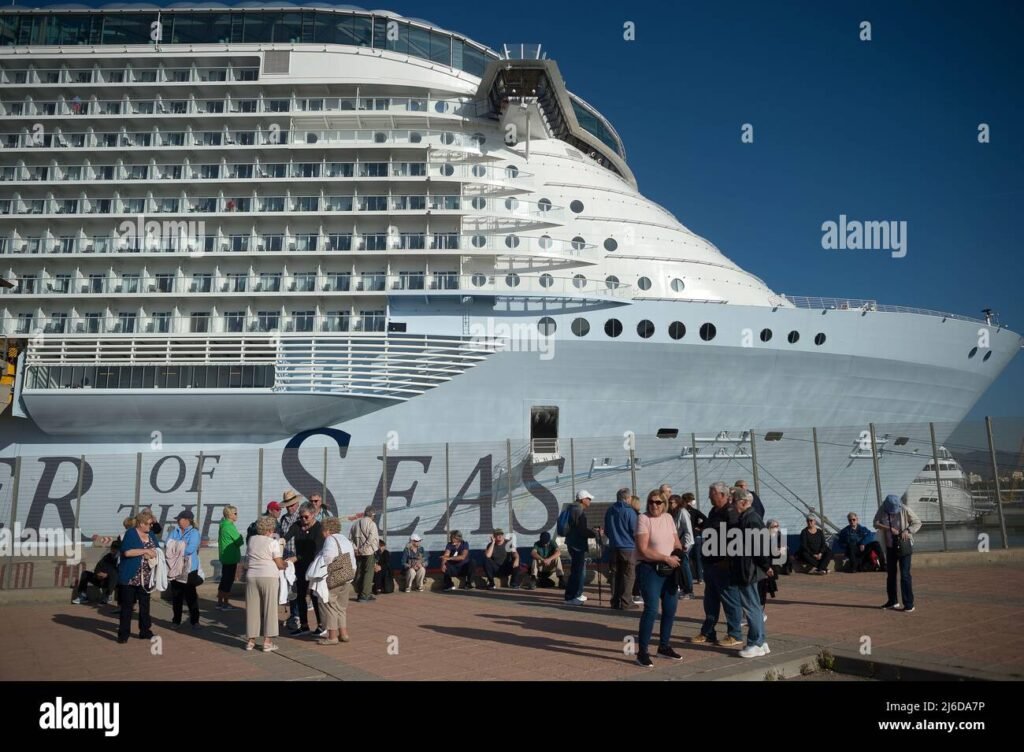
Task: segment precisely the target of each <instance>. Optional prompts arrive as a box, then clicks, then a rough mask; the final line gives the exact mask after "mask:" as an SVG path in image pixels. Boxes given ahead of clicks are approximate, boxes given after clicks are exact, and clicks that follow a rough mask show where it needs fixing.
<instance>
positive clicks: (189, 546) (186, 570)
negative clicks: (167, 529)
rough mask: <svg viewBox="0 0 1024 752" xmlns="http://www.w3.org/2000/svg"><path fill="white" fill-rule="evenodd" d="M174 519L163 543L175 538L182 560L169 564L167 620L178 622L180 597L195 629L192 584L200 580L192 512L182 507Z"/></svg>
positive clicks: (195, 599)
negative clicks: (169, 607) (175, 563)
mask: <svg viewBox="0 0 1024 752" xmlns="http://www.w3.org/2000/svg"><path fill="white" fill-rule="evenodd" d="M174 520H175V522H177V523H178V524H177V525H176V526H175V528H174V529H173V530H171V534H170V535H168V536H167V544H168V546H169V547H170V544H171V543H172V542H174V541H177V542H178V544H177V546H176V548H179V547H180V548H182V550H181V558H182V562H181V566H180V568H175V567H173V566H172V568H171V574H172V576H173V579H172V581H171V612H172V616H171V624H172V625H174V626H175V627H178V626H181V612H182V602H183V601H184V602H185V603H187V604H188V620H189V623H190V624H191V625H192V629H199V627H200V624H199V594H198V593H197V592H196V588H198V587H199V586H200V585H202V584H203V578H202V577H201V576H200V574H199V530H197V529H196V527H195V524H194V522H195V515H193V514H192V511H191V510H190V509H186V510H185V511H184V512H182V513H181V514H179V515H178V516H177V517H175V518H174ZM168 558H170V557H168ZM175 573H176V574H175Z"/></svg>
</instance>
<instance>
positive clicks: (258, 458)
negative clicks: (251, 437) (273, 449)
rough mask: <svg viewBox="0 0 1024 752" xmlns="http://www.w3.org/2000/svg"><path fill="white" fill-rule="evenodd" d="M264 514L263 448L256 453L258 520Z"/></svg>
mask: <svg viewBox="0 0 1024 752" xmlns="http://www.w3.org/2000/svg"><path fill="white" fill-rule="evenodd" d="M262 513H263V447H260V448H259V449H258V450H257V451H256V519H259V518H260V514H262Z"/></svg>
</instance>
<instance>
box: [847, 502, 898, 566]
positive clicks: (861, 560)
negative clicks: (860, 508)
mask: <svg viewBox="0 0 1024 752" xmlns="http://www.w3.org/2000/svg"><path fill="white" fill-rule="evenodd" d="M846 521H847V522H849V523H850V524H849V525H847V526H846V527H844V528H843V529H842V530H840V531H839V537H838V540H837V542H836V545H837V546H838V547H839V550H840V551H841V552H842V553H845V554H846V563H847V566H848V567H849V568H850V571H851V572H867V571H871V572H879V571H884V570H885V568H886V567H885V552H884V551H883V550H882V546H881V545H880V544H879V543H878V541H877V540H876V539H875V533H874V531H872V530H871V529H870V528H867V527H865V526H864V525H861V524H860V522H859V521H858V517H857V514H856V512H850V513H849V514H848V515H846ZM872 554H874V557H872Z"/></svg>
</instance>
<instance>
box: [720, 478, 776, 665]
mask: <svg viewBox="0 0 1024 752" xmlns="http://www.w3.org/2000/svg"><path fill="white" fill-rule="evenodd" d="M753 503H754V495H753V494H752V493H750V492H749V491H746V492H743V491H741V492H740V493H739V494H738V495H737V497H736V526H735V528H734V529H735V530H737V531H739V534H740V535H742V536H743V538H742V541H743V544H742V554H741V555H740V556H734V557H732V559H731V561H730V564H731V566H732V579H733V582H735V583H736V587H737V590H738V591H739V595H740V603H741V604H742V606H743V613H744V615H745V616H746V617H747V645H746V647H744V648H743V649H742V650H741V651H740V656H741V657H743V658H757V657H759V656H762V655H767V654H768V653H770V652H771V651H770V650H769V649H768V643H767V642H765V640H764V611H762V609H761V597H760V595H759V594H758V592H757V583H758V581H759V580H761V579H763V578H764V577H766V576H767V573H768V572H770V571H771V561H770V558H769V556H768V553H769V551H770V548H771V544H770V539H769V536H768V534H767V531H766V530H765V527H764V522H762V521H761V518H760V517H759V516H758V514H757V512H755V511H754V510H753V509H752V508H751V507H752V505H753Z"/></svg>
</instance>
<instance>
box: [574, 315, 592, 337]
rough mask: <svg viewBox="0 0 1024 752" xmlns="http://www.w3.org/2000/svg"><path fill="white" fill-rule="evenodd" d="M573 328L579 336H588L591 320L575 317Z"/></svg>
mask: <svg viewBox="0 0 1024 752" xmlns="http://www.w3.org/2000/svg"><path fill="white" fill-rule="evenodd" d="M571 329H572V333H573V334H575V335H576V336H577V337H586V336H587V335H588V334H590V322H589V321H587V320H586V319H573V322H572V327H571Z"/></svg>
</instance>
